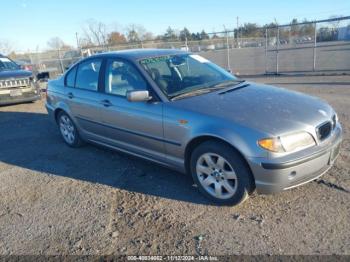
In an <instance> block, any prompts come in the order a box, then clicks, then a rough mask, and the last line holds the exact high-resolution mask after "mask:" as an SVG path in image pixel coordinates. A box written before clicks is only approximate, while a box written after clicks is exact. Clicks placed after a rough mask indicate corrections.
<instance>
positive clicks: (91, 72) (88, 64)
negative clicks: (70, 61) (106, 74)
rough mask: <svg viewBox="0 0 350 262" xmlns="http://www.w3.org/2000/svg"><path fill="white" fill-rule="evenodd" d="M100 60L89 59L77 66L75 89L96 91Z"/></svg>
mask: <svg viewBox="0 0 350 262" xmlns="http://www.w3.org/2000/svg"><path fill="white" fill-rule="evenodd" d="M101 64H102V59H89V60H88V61H85V62H82V63H80V64H79V66H78V71H77V76H76V80H75V87H76V88H81V89H86V90H90V91H97V89H98V79H99V74H100V69H101Z"/></svg>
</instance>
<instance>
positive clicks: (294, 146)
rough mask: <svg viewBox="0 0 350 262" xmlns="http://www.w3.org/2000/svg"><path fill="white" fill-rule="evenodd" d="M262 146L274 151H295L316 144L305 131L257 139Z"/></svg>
mask: <svg viewBox="0 0 350 262" xmlns="http://www.w3.org/2000/svg"><path fill="white" fill-rule="evenodd" d="M258 144H259V146H261V147H262V148H264V149H266V150H268V151H271V152H276V153H284V152H292V151H297V150H300V149H303V148H306V147H310V146H313V145H315V144H316V142H315V140H314V139H313V137H312V136H311V135H310V134H309V133H307V132H298V133H294V134H290V135H286V136H280V137H274V138H264V139H261V140H259V141H258Z"/></svg>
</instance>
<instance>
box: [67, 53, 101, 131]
mask: <svg viewBox="0 0 350 262" xmlns="http://www.w3.org/2000/svg"><path fill="white" fill-rule="evenodd" d="M101 66H102V59H100V58H95V59H88V60H85V61H83V62H81V63H79V64H78V65H76V66H75V67H74V68H72V69H71V70H70V71H69V72H68V74H67V76H66V79H65V86H66V87H65V98H66V102H67V104H68V106H69V109H70V114H71V115H72V116H73V118H74V120H75V121H76V124H77V125H78V126H79V128H80V130H82V131H83V132H85V133H86V134H87V135H89V134H90V135H101V133H102V130H101V127H102V126H101V122H102V120H101V112H100V111H101V108H102V107H103V105H102V104H101V101H102V100H103V98H102V94H101V93H100V92H98V90H99V89H98V87H99V83H100V81H99V79H100V69H101Z"/></svg>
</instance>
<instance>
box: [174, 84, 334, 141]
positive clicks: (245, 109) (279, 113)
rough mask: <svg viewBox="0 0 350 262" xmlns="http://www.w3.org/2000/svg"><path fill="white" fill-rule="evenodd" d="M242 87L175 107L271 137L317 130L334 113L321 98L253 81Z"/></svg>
mask: <svg viewBox="0 0 350 262" xmlns="http://www.w3.org/2000/svg"><path fill="white" fill-rule="evenodd" d="M242 85H245V86H244V87H242V88H238V89H236V90H234V89H231V90H230V88H227V89H223V90H220V91H217V92H212V93H208V94H205V95H199V96H194V97H189V98H184V99H181V100H176V101H174V102H172V104H173V106H175V107H178V108H181V109H185V110H190V111H193V112H197V113H200V114H205V115H207V116H212V117H216V118H220V119H221V121H229V122H231V123H237V124H239V125H242V126H245V127H249V128H254V129H255V130H260V131H263V132H265V133H267V134H271V135H282V134H284V133H290V132H293V131H299V130H306V129H308V128H314V127H316V126H318V125H319V124H321V123H323V122H325V121H327V120H330V119H331V117H332V116H333V114H334V111H333V109H332V108H331V107H330V106H329V105H328V104H327V103H325V102H324V101H323V100H321V99H319V98H315V97H312V96H309V95H305V94H302V93H299V92H295V91H289V90H286V89H283V88H278V87H273V86H268V85H262V84H256V83H250V82H245V83H243V84H241V85H240V86H242ZM231 88H233V87H231ZM235 88H236V87H235ZM225 90H226V91H227V90H229V91H228V92H225Z"/></svg>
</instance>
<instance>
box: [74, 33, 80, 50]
mask: <svg viewBox="0 0 350 262" xmlns="http://www.w3.org/2000/svg"><path fill="white" fill-rule="evenodd" d="M75 39H76V40H77V49H79V38H78V32H75Z"/></svg>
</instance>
